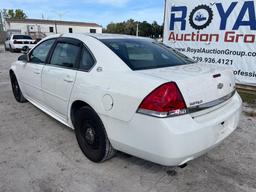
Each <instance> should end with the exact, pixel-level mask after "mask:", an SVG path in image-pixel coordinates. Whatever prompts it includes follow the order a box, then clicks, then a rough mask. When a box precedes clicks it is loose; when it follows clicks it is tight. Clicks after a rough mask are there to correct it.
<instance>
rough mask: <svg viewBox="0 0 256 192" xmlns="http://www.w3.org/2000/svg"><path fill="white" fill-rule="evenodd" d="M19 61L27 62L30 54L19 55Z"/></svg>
mask: <svg viewBox="0 0 256 192" xmlns="http://www.w3.org/2000/svg"><path fill="white" fill-rule="evenodd" d="M18 61H25V62H27V61H28V55H27V54H24V55H21V56H19V58H18Z"/></svg>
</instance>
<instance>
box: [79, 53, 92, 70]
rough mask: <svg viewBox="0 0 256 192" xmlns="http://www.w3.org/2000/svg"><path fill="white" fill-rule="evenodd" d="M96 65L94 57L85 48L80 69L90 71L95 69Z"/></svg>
mask: <svg viewBox="0 0 256 192" xmlns="http://www.w3.org/2000/svg"><path fill="white" fill-rule="evenodd" d="M94 63H95V61H94V59H93V57H92V55H91V54H90V52H89V51H88V50H87V49H85V48H84V49H83V53H82V60H81V62H80V69H82V70H85V71H89V70H90V69H91V68H92V67H93V65H94Z"/></svg>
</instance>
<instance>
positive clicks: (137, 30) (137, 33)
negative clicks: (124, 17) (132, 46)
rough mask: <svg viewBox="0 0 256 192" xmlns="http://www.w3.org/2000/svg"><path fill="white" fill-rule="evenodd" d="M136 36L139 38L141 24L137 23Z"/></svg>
mask: <svg viewBox="0 0 256 192" xmlns="http://www.w3.org/2000/svg"><path fill="white" fill-rule="evenodd" d="M136 36H137V37H138V36H139V23H137V29H136Z"/></svg>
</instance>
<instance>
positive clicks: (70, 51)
mask: <svg viewBox="0 0 256 192" xmlns="http://www.w3.org/2000/svg"><path fill="white" fill-rule="evenodd" d="M79 53H80V46H78V45H73V44H70V43H65V42H58V43H57V45H56V47H55V49H54V51H53V54H52V58H51V61H50V64H51V65H55V66H59V67H64V68H73V67H74V66H75V64H76V62H77V59H78V56H79Z"/></svg>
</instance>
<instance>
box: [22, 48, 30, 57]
mask: <svg viewBox="0 0 256 192" xmlns="http://www.w3.org/2000/svg"><path fill="white" fill-rule="evenodd" d="M28 52H29V47H28V46H24V47H22V49H21V53H23V54H25V55H26V54H28Z"/></svg>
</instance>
